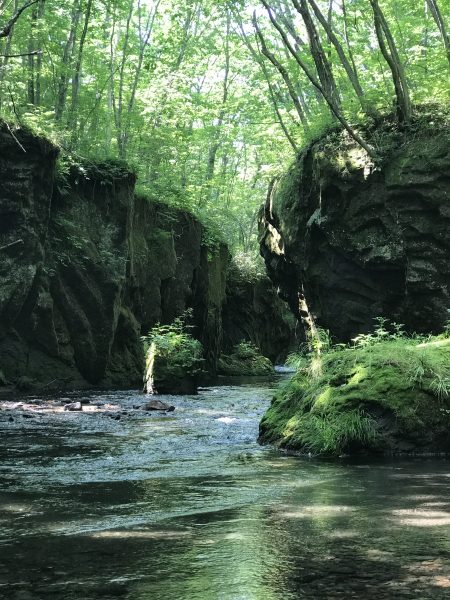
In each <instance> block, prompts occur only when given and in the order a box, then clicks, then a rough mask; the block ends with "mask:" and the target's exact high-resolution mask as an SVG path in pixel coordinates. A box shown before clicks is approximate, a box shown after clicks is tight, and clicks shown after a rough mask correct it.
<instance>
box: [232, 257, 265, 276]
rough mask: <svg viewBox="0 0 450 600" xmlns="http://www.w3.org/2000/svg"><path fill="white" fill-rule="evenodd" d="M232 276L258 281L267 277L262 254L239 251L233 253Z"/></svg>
mask: <svg viewBox="0 0 450 600" xmlns="http://www.w3.org/2000/svg"><path fill="white" fill-rule="evenodd" d="M230 276H231V277H233V276H235V277H236V278H238V279H240V280H243V281H247V282H250V283H256V282H257V281H259V280H260V279H261V278H263V277H266V269H265V265H264V261H263V259H262V258H261V256H259V255H255V254H254V253H251V252H243V251H238V252H236V253H235V254H234V255H233V259H232V265H231V269H230Z"/></svg>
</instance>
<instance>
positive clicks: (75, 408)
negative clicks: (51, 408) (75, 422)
mask: <svg viewBox="0 0 450 600" xmlns="http://www.w3.org/2000/svg"><path fill="white" fill-rule="evenodd" d="M64 410H70V411H72V412H74V411H80V410H83V406H82V404H81V402H71V403H70V404H66V405H65V406H64Z"/></svg>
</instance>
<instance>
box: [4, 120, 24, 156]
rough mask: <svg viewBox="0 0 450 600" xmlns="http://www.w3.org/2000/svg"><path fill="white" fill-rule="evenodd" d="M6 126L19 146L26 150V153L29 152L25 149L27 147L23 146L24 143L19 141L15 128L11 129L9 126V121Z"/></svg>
mask: <svg viewBox="0 0 450 600" xmlns="http://www.w3.org/2000/svg"><path fill="white" fill-rule="evenodd" d="M6 127H7V128H8V131H9V133H10V134H11V136H12V138H13V140H14V141H15V142H16V144H17V145H18V146H19V148H20V149H21V150H23V152H25V154H26V153H27V151H26V150H25V148H24V147H23V146H22V144H21V143H20V142H19V140H18V139H17V137H16V135H15V134H14V132H13V130H12V129H11V127H10V126H9V124H8V123H6Z"/></svg>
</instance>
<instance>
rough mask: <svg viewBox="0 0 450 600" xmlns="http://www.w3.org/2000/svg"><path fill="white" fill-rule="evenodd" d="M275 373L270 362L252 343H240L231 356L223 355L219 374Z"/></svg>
mask: <svg viewBox="0 0 450 600" xmlns="http://www.w3.org/2000/svg"><path fill="white" fill-rule="evenodd" d="M273 372H274V369H273V365H272V363H271V362H270V360H269V359H268V358H266V357H265V356H262V355H261V354H260V353H259V350H258V349H257V348H256V346H254V345H253V344H252V343H251V342H240V343H239V344H237V345H236V346H234V348H233V350H232V352H231V354H228V355H227V354H223V355H222V356H221V357H220V359H219V373H221V374H222V375H270V374H272V373H273Z"/></svg>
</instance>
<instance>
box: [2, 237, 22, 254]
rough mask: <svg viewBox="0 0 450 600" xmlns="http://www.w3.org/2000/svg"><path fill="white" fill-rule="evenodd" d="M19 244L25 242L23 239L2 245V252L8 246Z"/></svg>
mask: <svg viewBox="0 0 450 600" xmlns="http://www.w3.org/2000/svg"><path fill="white" fill-rule="evenodd" d="M19 244H23V240H16V241H15V242H11V243H10V244H6V246H0V252H1V251H2V250H7V249H8V248H12V247H13V246H18V245H19Z"/></svg>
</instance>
